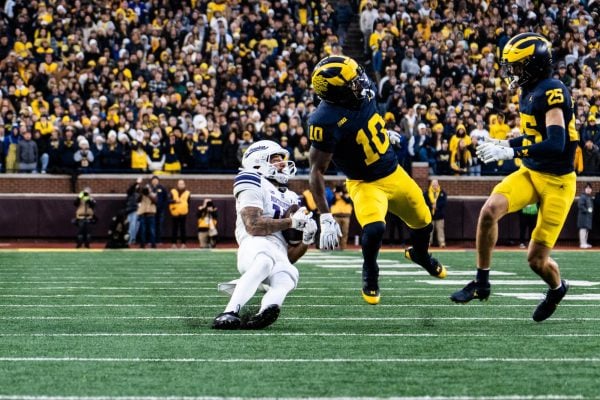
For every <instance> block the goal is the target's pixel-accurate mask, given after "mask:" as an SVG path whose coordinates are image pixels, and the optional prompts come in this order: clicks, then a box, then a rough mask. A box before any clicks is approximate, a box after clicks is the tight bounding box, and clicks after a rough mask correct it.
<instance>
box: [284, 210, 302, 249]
mask: <svg viewBox="0 0 600 400" xmlns="http://www.w3.org/2000/svg"><path fill="white" fill-rule="evenodd" d="M299 209H300V206H299V205H297V204H292V205H291V206H290V208H288V209H287V210H286V211H285V213H284V214H283V218H291V217H292V215H294V213H295V212H296V211H298V210H299ZM281 233H282V234H283V238H284V239H285V241H286V242H287V244H289V245H290V246H297V245H299V244H300V243H302V235H303V232H302V231H301V230H298V229H294V228H288V229H285V230H283V231H281Z"/></svg>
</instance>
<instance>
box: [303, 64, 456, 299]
mask: <svg viewBox="0 0 600 400" xmlns="http://www.w3.org/2000/svg"><path fill="white" fill-rule="evenodd" d="M311 80H312V86H313V89H314V91H315V93H316V94H317V96H319V98H320V99H321V100H322V101H321V103H320V104H319V106H318V107H317V109H316V110H315V111H314V112H313V113H312V114H311V115H310V116H309V119H308V124H309V137H310V140H311V148H310V156H309V160H310V189H311V192H312V194H313V196H314V198H315V202H316V203H317V207H318V209H319V212H320V221H319V222H320V224H321V235H320V239H319V243H320V247H321V249H322V250H333V249H334V248H336V247H337V246H338V245H339V237H340V236H341V232H340V229H339V226H338V225H337V223H336V222H335V219H334V218H333V216H332V215H331V212H330V210H329V206H328V205H327V200H326V198H325V177H324V175H325V171H326V170H327V168H328V167H329V164H330V163H331V162H332V161H333V162H334V163H335V165H336V166H337V168H338V170H340V171H342V172H343V173H344V174H345V175H346V178H347V181H346V187H347V188H348V192H349V194H350V197H351V198H352V201H353V202H354V211H355V213H356V218H357V220H358V222H359V223H360V225H361V227H362V242H361V245H362V253H363V275H362V279H363V282H362V297H363V299H364V300H365V301H366V302H367V303H369V304H378V303H379V301H380V292H379V283H378V280H379V267H378V265H377V257H378V254H379V249H380V248H381V241H382V238H383V234H384V232H385V215H386V213H387V212H388V209H389V211H390V212H391V213H393V214H395V215H397V216H398V217H400V218H401V219H402V220H403V221H404V222H405V223H406V224H407V225H408V226H409V227H410V228H411V236H412V247H410V248H408V249H406V250H405V257H406V258H408V259H410V260H412V261H413V262H415V263H417V264H419V265H420V266H421V267H423V268H425V270H427V272H428V273H429V274H431V275H432V276H435V277H438V278H445V277H446V268H445V267H444V266H443V265H442V264H440V263H439V262H438V261H437V260H436V259H435V258H433V257H431V255H430V254H429V234H430V232H431V230H432V224H431V213H430V211H429V208H428V207H427V205H426V204H425V199H424V197H423V192H422V191H421V189H420V188H419V186H418V185H417V183H416V182H415V181H414V180H413V179H412V178H411V177H410V176H409V175H408V174H407V173H406V172H405V171H404V170H403V169H402V168H401V167H400V166H399V165H398V161H397V159H396V154H395V153H394V151H393V150H392V148H391V146H390V143H392V144H394V143H395V142H397V141H399V140H400V136H399V134H398V133H396V132H393V131H387V130H386V129H385V122H384V120H383V117H382V116H381V115H380V114H379V113H378V112H377V109H376V105H375V99H374V89H373V84H372V83H371V81H370V80H369V78H368V77H367V75H366V74H365V72H364V70H363V68H362V67H361V66H360V65H359V64H358V63H357V62H356V61H355V60H353V59H352V58H350V57H346V56H337V55H336V56H328V57H325V58H324V59H322V60H321V61H319V63H318V64H317V65H316V66H315V69H314V71H313V73H312V78H311ZM342 239H343V240H347V238H342Z"/></svg>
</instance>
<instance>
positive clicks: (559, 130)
mask: <svg viewBox="0 0 600 400" xmlns="http://www.w3.org/2000/svg"><path fill="white" fill-rule="evenodd" d="M545 123H546V139H545V140H542V141H541V142H539V143H534V144H532V145H530V146H520V147H515V148H514V151H515V157H521V158H523V157H539V156H543V157H552V156H556V155H559V154H561V153H562V152H563V150H564V149H565V143H566V141H567V132H566V129H565V120H564V114H563V112H562V109H560V108H558V107H555V108H551V109H550V110H548V111H547V112H546V121H545ZM511 147H512V143H511Z"/></svg>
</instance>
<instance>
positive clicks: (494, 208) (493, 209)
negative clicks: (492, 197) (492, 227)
mask: <svg viewBox="0 0 600 400" xmlns="http://www.w3.org/2000/svg"><path fill="white" fill-rule="evenodd" d="M505 213H506V208H505V207H503V206H502V205H501V204H498V203H496V202H493V201H488V202H486V203H485V204H484V205H483V207H482V208H481V212H480V213H479V219H480V221H481V222H483V223H492V222H495V221H497V220H498V219H500V217H502V216H503V215H504V214H505Z"/></svg>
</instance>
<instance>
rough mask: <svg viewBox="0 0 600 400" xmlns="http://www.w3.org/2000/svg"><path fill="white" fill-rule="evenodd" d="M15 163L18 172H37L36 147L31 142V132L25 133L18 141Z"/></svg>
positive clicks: (33, 142)
mask: <svg viewBox="0 0 600 400" xmlns="http://www.w3.org/2000/svg"><path fill="white" fill-rule="evenodd" d="M17 163H18V165H19V172H29V173H31V172H37V163H38V147H37V143H36V142H35V141H33V140H32V138H31V132H29V131H25V132H24V133H23V137H22V139H21V140H20V141H19V144H18V150H17Z"/></svg>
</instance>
